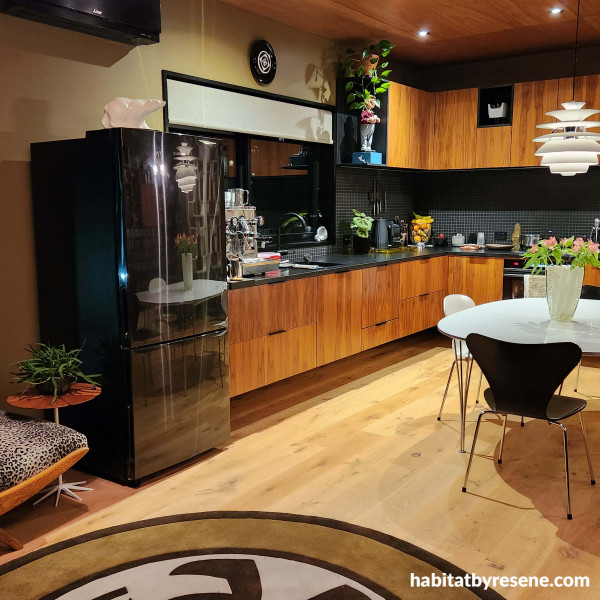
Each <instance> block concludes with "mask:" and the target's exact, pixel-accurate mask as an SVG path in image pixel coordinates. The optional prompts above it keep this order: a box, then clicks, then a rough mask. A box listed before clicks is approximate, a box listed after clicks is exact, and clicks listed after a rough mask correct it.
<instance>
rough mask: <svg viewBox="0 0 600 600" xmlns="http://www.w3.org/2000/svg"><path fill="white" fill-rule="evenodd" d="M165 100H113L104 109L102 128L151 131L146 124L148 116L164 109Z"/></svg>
mask: <svg viewBox="0 0 600 600" xmlns="http://www.w3.org/2000/svg"><path fill="white" fill-rule="evenodd" d="M165 104H166V102H165V101H164V100H141V99H139V98H138V99H133V100H132V99H131V98H113V99H112V100H111V101H110V102H109V103H108V104H107V105H106V106H105V107H104V117H102V126H103V127H105V128H106V129H110V128H111V127H127V128H130V129H150V127H148V125H147V124H146V121H145V119H146V115H149V114H150V113H152V112H154V111H155V110H158V109H159V108H162V107H163V106H164V105H165Z"/></svg>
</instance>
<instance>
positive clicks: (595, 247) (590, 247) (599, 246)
mask: <svg viewBox="0 0 600 600" xmlns="http://www.w3.org/2000/svg"><path fill="white" fill-rule="evenodd" d="M599 249H600V244H596V243H595V242H588V250H589V251H590V252H591V253H592V254H596V253H597V252H598V250H599Z"/></svg>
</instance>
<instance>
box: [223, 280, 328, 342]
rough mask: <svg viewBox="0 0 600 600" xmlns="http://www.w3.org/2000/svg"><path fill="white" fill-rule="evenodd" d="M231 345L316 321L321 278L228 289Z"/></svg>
mask: <svg viewBox="0 0 600 600" xmlns="http://www.w3.org/2000/svg"><path fill="white" fill-rule="evenodd" d="M228 302H229V310H228V313H229V341H230V344H235V343H237V342H243V341H245V340H251V339H253V338H257V337H261V336H263V335H268V334H270V333H273V332H276V331H286V330H288V329H292V328H294V327H300V326H302V325H307V324H309V323H314V322H315V321H316V318H317V278H316V277H307V278H304V279H292V280H291V281H285V282H282V283H279V282H278V283H268V284H264V285H255V286H251V287H247V288H241V289H234V290H230V291H229V292H228Z"/></svg>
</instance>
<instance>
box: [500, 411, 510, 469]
mask: <svg viewBox="0 0 600 600" xmlns="http://www.w3.org/2000/svg"><path fill="white" fill-rule="evenodd" d="M507 418H508V415H504V427H502V440H501V441H500V452H499V453H498V464H499V465H501V464H502V450H504V436H505V435H506V419H507Z"/></svg>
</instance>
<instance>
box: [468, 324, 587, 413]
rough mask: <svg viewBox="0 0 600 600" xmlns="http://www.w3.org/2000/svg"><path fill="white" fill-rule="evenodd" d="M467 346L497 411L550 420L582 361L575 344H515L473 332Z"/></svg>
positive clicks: (578, 348) (469, 336)
mask: <svg viewBox="0 0 600 600" xmlns="http://www.w3.org/2000/svg"><path fill="white" fill-rule="evenodd" d="M467 344H468V345H469V349H470V351H471V354H472V355H473V358H475V360H476V361H477V364H478V365H479V367H480V368H481V370H482V371H483V374H484V375H485V378H486V379H487V381H488V383H489V384H490V389H491V390H492V394H493V395H494V401H495V403H496V410H498V411H500V412H505V413H508V414H511V415H519V416H524V417H533V418H536V419H545V418H546V409H547V408H548V404H549V402H550V400H551V399H552V396H553V395H554V393H555V392H556V390H557V388H558V386H559V385H560V384H561V383H562V382H563V381H564V380H565V378H566V377H567V375H568V374H569V373H570V372H571V371H572V370H573V369H574V368H575V367H576V366H577V363H578V362H579V361H580V360H581V348H580V347H579V346H578V345H577V344H574V343H573V342H559V343H556V344H514V343H511V342H503V341H500V340H496V339H493V338H489V337H486V336H484V335H480V334H478V333H471V334H470V335H468V336H467Z"/></svg>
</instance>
